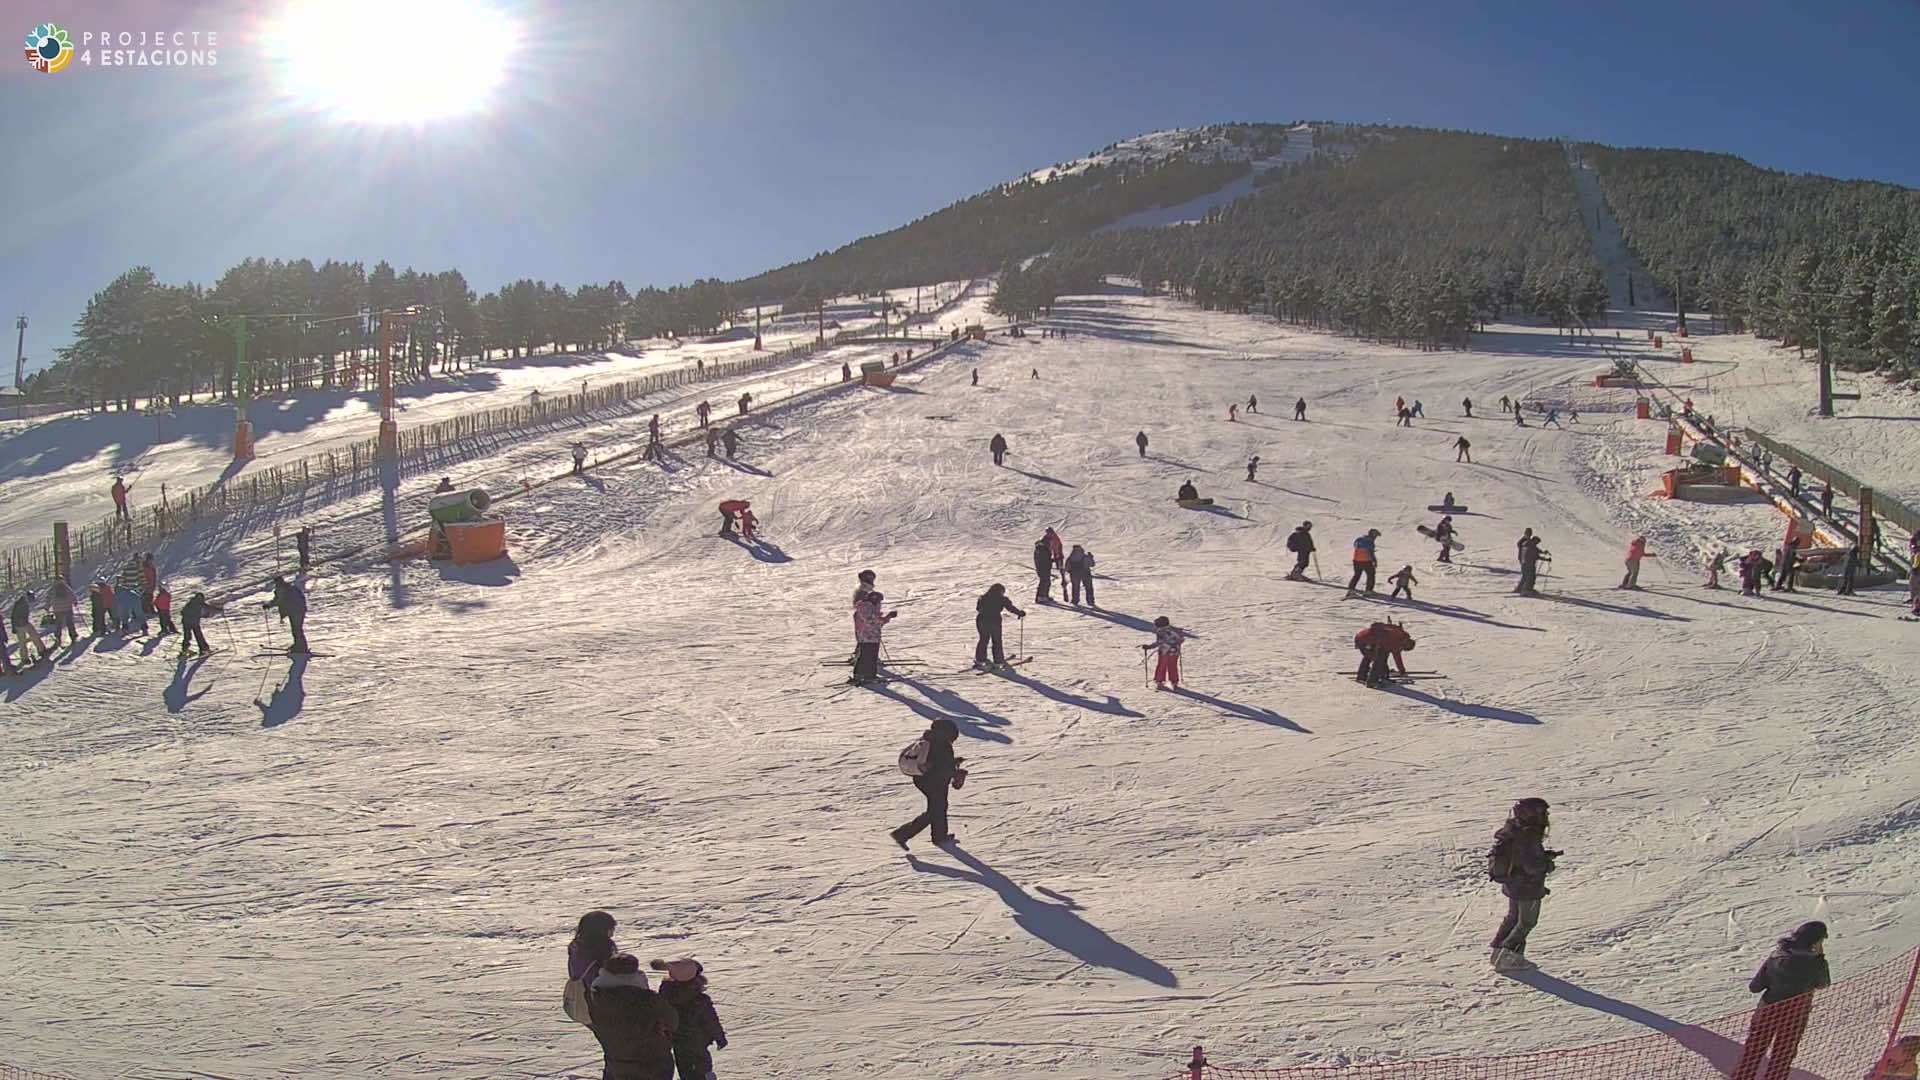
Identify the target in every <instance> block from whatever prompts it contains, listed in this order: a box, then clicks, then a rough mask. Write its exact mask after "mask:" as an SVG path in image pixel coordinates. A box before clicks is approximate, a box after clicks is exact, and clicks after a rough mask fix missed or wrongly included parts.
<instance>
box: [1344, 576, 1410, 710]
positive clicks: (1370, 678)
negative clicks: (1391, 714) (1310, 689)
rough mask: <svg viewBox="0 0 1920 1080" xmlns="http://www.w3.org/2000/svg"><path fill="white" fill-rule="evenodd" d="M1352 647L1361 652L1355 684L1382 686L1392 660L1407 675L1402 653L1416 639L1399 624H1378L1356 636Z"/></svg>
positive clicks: (1369, 626) (1402, 673) (1408, 648)
mask: <svg viewBox="0 0 1920 1080" xmlns="http://www.w3.org/2000/svg"><path fill="white" fill-rule="evenodd" d="M1408 569H1409V570H1411V569H1412V567H1408ZM1353 647H1354V648H1356V649H1358V650H1360V670H1359V671H1357V672H1355V673H1354V681H1355V682H1358V683H1360V684H1361V685H1362V686H1379V685H1380V684H1382V683H1384V682H1386V681H1387V662H1388V661H1389V660H1391V661H1392V662H1393V664H1394V666H1395V667H1396V668H1398V669H1399V672H1400V674H1401V675H1405V674H1406V673H1407V664H1406V661H1405V660H1403V659H1402V658H1401V655H1400V654H1401V653H1403V652H1407V651H1409V650H1411V649H1412V648H1413V647H1414V640H1413V635H1412V634H1409V633H1407V631H1406V628H1405V627H1402V626H1400V625H1399V624H1398V623H1393V622H1377V623H1372V624H1370V625H1368V626H1367V628H1366V629H1364V630H1362V631H1360V632H1359V633H1357V634H1355V635H1353Z"/></svg>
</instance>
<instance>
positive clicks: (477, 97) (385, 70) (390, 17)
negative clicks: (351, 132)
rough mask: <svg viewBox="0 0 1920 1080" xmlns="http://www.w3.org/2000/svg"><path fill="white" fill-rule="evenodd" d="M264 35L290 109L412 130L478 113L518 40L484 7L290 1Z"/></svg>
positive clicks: (456, 0) (503, 19)
mask: <svg viewBox="0 0 1920 1080" xmlns="http://www.w3.org/2000/svg"><path fill="white" fill-rule="evenodd" d="M264 36H265V44H266V47H267V53H268V55H269V56H271V57H272V58H273V60H274V62H275V64H276V66H277V67H278V69H279V74H280V78H281V79H282V81H283V85H284V87H285V89H286V92H287V94H288V95H289V96H290V97H292V98H293V100H294V101H295V102H296V103H297V104H299V105H300V106H302V107H304V108H308V109H313V110H315V111H317V112H320V113H323V114H325V115H327V116H329V117H331V118H333V119H336V120H342V121H346V122H349V123H362V124H419V123H425V122H428V121H432V120H439V119H443V118H445V117H450V116H457V115H459V114H461V113H469V112H477V111H480V110H482V109H485V108H486V107H487V105H488V103H489V102H490V100H491V99H492V97H493V94H494V91H495V90H497V89H498V88H499V86H500V83H501V81H502V80H503V78H504V77H505V75H506V72H507V67H508V62H509V60H510V59H511V56H512V53H513V51H514V48H515V46H516V44H517V41H518V37H519V34H518V32H517V28H516V27H515V26H514V23H513V20H512V19H510V18H509V17H508V16H507V15H506V14H505V13H504V12H502V11H500V10H498V9H497V8H495V7H494V6H492V5H491V4H488V3H485V2H484V0H292V2H291V3H289V4H288V6H287V9H286V10H285V11H284V12H283V13H282V14H281V15H280V17H279V18H277V19H275V20H274V21H273V22H271V23H270V24H269V25H268V26H267V27H266V30H265V35H264Z"/></svg>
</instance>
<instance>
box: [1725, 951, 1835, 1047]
mask: <svg viewBox="0 0 1920 1080" xmlns="http://www.w3.org/2000/svg"><path fill="white" fill-rule="evenodd" d="M1826 942H1827V924H1826V923H1823V922H1818V921H1815V922H1805V923H1801V924H1800V925H1799V926H1797V927H1795V928H1794V931H1793V933H1791V934H1788V935H1787V936H1786V937H1783V938H1781V939H1780V940H1779V941H1777V942H1775V943H1774V949H1773V953H1772V954H1771V955H1769V956H1768V957H1767V958H1766V960H1765V961H1764V962H1762V963H1761V965H1760V970H1759V971H1756V972H1754V973H1753V978H1752V979H1750V980H1748V982H1747V989H1748V990H1749V991H1751V992H1753V993H1755V994H1759V995H1760V1007H1759V1008H1758V1009H1755V1010H1754V1011H1753V1019H1751V1020H1749V1021H1748V1022H1747V1042H1746V1045H1745V1046H1744V1047H1743V1048H1742V1049H1741V1051H1740V1061H1739V1063H1738V1064H1737V1065H1735V1066H1734V1067H1733V1072H1732V1073H1731V1074H1729V1075H1731V1076H1732V1077H1733V1080H1754V1078H1755V1077H1756V1076H1762V1075H1764V1076H1765V1077H1766V1080H1786V1077H1787V1076H1788V1075H1789V1074H1790V1073H1792V1072H1793V1056H1794V1054H1795V1053H1797V1052H1798V1051H1799V1049H1800V1038H1801V1036H1803V1035H1805V1034H1806V1030H1807V1016H1808V1014H1809V1013H1811V1012H1812V1011H1813V1000H1814V994H1813V992H1814V991H1816V990H1824V989H1826V988H1827V987H1828V986H1830V985H1832V983H1833V977H1832V973H1831V972H1830V971H1829V970H1828V967H1827V956H1826V951H1827V950H1826ZM1762 1061H1764V1062H1766V1068H1765V1070H1764V1072H1763V1070H1762V1069H1761V1062H1762Z"/></svg>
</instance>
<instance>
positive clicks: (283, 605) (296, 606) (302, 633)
mask: <svg viewBox="0 0 1920 1080" xmlns="http://www.w3.org/2000/svg"><path fill="white" fill-rule="evenodd" d="M260 606H261V607H263V608H269V609H271V610H274V611H278V612H279V613H280V618H281V619H283V620H285V621H286V623H287V624H288V625H289V626H291V627H292V628H293V647H292V648H289V649H288V650H287V652H288V654H289V655H301V654H309V653H311V652H313V650H312V649H309V648H308V647H307V631H306V625H307V594H306V593H304V592H302V591H301V590H300V586H298V585H295V584H293V583H292V582H290V581H288V580H287V579H286V578H284V577H282V576H280V575H278V574H276V575H274V578H273V599H271V600H269V601H267V602H266V603H264V604H261V605H260Z"/></svg>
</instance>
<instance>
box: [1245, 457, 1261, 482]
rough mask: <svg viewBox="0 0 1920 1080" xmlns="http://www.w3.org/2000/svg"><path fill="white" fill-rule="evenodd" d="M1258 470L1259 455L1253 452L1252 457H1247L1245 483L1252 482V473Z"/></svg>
mask: <svg viewBox="0 0 1920 1080" xmlns="http://www.w3.org/2000/svg"><path fill="white" fill-rule="evenodd" d="M1259 471H1260V455H1259V454H1255V455H1253V456H1252V457H1250V458H1248V459H1247V483H1249V484H1251V483H1253V477H1254V474H1255V473H1257V472H1259Z"/></svg>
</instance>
